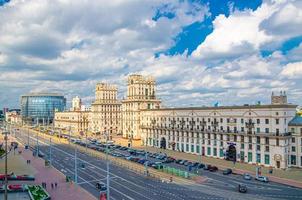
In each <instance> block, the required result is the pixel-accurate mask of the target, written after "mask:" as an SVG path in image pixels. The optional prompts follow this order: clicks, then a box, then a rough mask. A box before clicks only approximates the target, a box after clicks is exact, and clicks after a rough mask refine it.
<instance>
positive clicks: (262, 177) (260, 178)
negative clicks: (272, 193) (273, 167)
mask: <svg viewBox="0 0 302 200" xmlns="http://www.w3.org/2000/svg"><path fill="white" fill-rule="evenodd" d="M255 180H257V181H261V182H264V183H268V178H267V177H266V176H257V177H255Z"/></svg>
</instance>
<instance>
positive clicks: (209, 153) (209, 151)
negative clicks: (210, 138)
mask: <svg viewBox="0 0 302 200" xmlns="http://www.w3.org/2000/svg"><path fill="white" fill-rule="evenodd" d="M207 150H208V152H207V154H208V156H210V155H211V147H208V149H207Z"/></svg>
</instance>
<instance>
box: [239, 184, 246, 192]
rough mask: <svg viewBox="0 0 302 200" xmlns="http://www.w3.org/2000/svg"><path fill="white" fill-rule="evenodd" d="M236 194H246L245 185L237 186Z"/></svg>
mask: <svg viewBox="0 0 302 200" xmlns="http://www.w3.org/2000/svg"><path fill="white" fill-rule="evenodd" d="M238 192H240V193H246V192H247V187H246V185H243V184H239V185H238Z"/></svg>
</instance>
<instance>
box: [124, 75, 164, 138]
mask: <svg viewBox="0 0 302 200" xmlns="http://www.w3.org/2000/svg"><path fill="white" fill-rule="evenodd" d="M160 103H161V101H160V100H158V99H157V98H156V85H155V80H154V78H153V77H150V76H142V75H137V74H133V75H130V76H129V77H128V87H127V96H126V98H125V99H124V100H123V101H122V115H123V119H122V120H123V137H126V138H133V139H140V138H141V134H140V127H139V125H140V110H142V109H147V110H152V109H155V108H156V109H157V108H159V107H160Z"/></svg>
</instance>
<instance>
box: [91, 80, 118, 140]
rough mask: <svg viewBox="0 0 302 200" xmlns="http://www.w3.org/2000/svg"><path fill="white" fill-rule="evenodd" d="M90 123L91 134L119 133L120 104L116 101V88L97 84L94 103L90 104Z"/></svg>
mask: <svg viewBox="0 0 302 200" xmlns="http://www.w3.org/2000/svg"><path fill="white" fill-rule="evenodd" d="M90 116H91V117H90V120H91V123H90V124H89V130H90V131H91V132H93V133H101V134H103V133H105V132H107V133H110V134H114V135H115V134H119V133H121V125H122V123H121V122H122V119H121V102H120V101H118V100H117V87H116V86H115V85H111V84H107V83H98V84H97V85H96V88H95V101H94V102H93V103H92V104H91V115H90Z"/></svg>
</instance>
